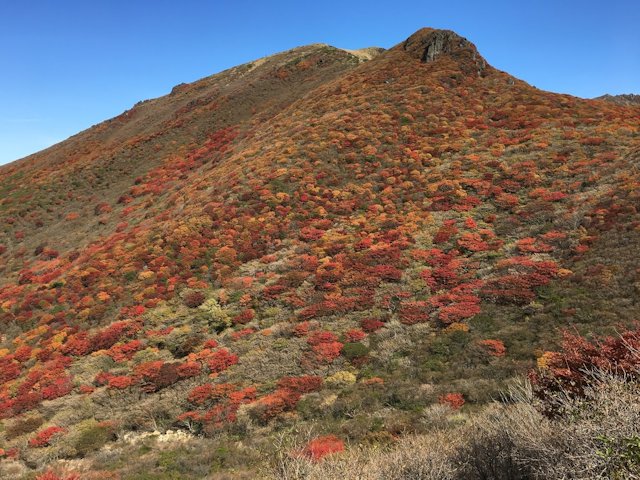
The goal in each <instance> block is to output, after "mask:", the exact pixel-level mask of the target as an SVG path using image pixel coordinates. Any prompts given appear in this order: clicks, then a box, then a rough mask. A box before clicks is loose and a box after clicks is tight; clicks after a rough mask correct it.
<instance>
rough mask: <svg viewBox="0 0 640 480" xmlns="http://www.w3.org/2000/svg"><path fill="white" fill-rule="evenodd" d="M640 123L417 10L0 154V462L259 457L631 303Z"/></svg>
mask: <svg viewBox="0 0 640 480" xmlns="http://www.w3.org/2000/svg"><path fill="white" fill-rule="evenodd" d="M639 135H640V111H639V109H638V108H635V107H626V106H621V105H616V104H611V103H608V102H603V101H599V100H583V99H579V98H575V97H571V96H568V95H559V94H554V93H550V92H544V91H541V90H538V89H535V88H533V87H531V86H530V85H528V84H526V83H525V82H523V81H520V80H517V79H515V78H514V77H512V76H510V75H508V74H507V73H504V72H500V71H498V70H497V69H494V68H492V67H491V66H489V65H488V64H487V62H486V61H485V60H484V58H483V57H482V56H481V55H480V54H479V53H478V51H477V50H476V48H475V46H474V45H473V44H472V43H470V42H469V41H467V40H466V39H464V38H462V37H460V36H459V35H457V34H455V33H454V32H451V31H448V30H434V29H422V30H420V31H418V32H416V33H415V34H413V35H412V36H410V37H409V38H408V39H407V40H406V41H404V42H402V43H400V44H398V45H397V46H395V47H393V48H391V49H389V50H386V51H380V50H379V49H376V50H368V51H365V52H362V51H358V52H349V51H345V50H341V49H338V48H334V47H331V46H327V45H310V46H306V47H299V48H295V49H292V50H289V51H287V52H282V53H279V54H276V55H272V56H270V57H266V58H263V59H259V60H256V61H254V62H250V63H247V64H243V65H240V66H238V67H235V68H232V69H229V70H226V71H224V72H220V73H218V74H215V75H212V76H210V77H207V78H204V79H201V80H198V81H196V82H193V83H190V84H182V85H178V86H176V87H175V88H174V89H173V90H172V92H171V93H170V94H169V95H166V96H164V97H161V98H157V99H152V100H147V101H143V102H140V103H139V104H136V105H135V106H134V107H133V108H132V109H130V110H128V111H126V112H124V113H122V114H121V115H119V116H118V117H116V118H113V119H111V120H108V121H106V122H103V123H101V124H99V125H96V126H94V127H92V128H90V129H88V130H86V131H84V132H81V133H79V134H77V135H75V136H73V137H71V138H70V139H68V140H66V141H65V142H62V143H60V144H58V145H56V146H54V147H51V148H49V149H47V150H44V151H42V152H39V153H37V154H34V155H32V156H30V157H27V158H25V159H22V160H20V161H18V162H15V163H12V164H9V165H6V166H3V167H0V417H1V418H2V428H0V458H2V460H0V477H6V478H19V477H17V476H16V475H17V474H16V473H15V472H20V474H21V475H22V474H24V475H31V476H33V475H32V474H33V472H32V470H42V469H45V468H49V467H52V468H53V467H55V468H65V465H66V466H69V467H70V466H71V465H73V468H74V469H75V468H77V469H78V470H79V471H82V472H92V473H91V474H92V475H93V474H94V473H95V476H93V477H88V478H99V476H100V475H103V476H104V478H116V477H117V478H150V477H149V475H152V476H154V478H155V476H156V475H157V476H158V478H205V477H207V475H215V474H217V473H211V472H214V471H219V470H225V471H229V472H231V471H233V472H235V474H238V475H244V474H245V473H246V475H245V476H244V478H256V476H258V473H257V472H263V471H264V468H265V464H266V462H267V460H266V459H267V458H281V457H278V456H277V455H279V454H280V453H279V451H281V450H283V449H286V448H288V449H289V452H290V456H289V457H287V458H289V460H291V461H293V460H295V459H299V458H301V456H305V458H306V457H309V458H313V459H316V458H317V457H321V456H323V455H326V454H329V453H332V452H337V451H340V450H342V449H343V448H344V442H346V443H347V444H352V445H355V444H376V445H383V444H384V445H386V444H389V443H392V442H395V441H396V439H397V438H398V437H399V436H400V435H401V434H402V433H404V432H417V433H419V432H422V431H427V430H429V429H431V428H435V427H434V426H435V425H440V424H441V423H442V422H441V417H442V418H444V417H443V415H444V414H443V413H442V412H443V408H446V409H458V408H461V407H462V408H463V411H465V410H464V409H466V408H470V411H473V409H474V408H480V406H481V405H483V404H485V403H487V402H490V401H492V399H494V398H498V397H499V393H500V392H501V391H502V390H503V389H504V388H505V385H507V384H508V383H509V382H510V381H511V379H513V378H514V377H516V376H518V375H522V374H524V373H526V372H527V371H528V370H529V369H531V368H532V367H534V366H535V365H539V366H541V368H542V367H544V366H545V365H548V364H549V362H550V361H551V360H550V359H553V358H555V357H553V355H551V354H548V353H545V352H546V351H547V350H551V349H553V348H555V346H556V345H557V343H558V341H559V339H560V338H561V335H562V334H561V332H562V330H563V329H565V328H568V327H571V328H573V329H577V330H579V331H590V332H596V333H597V332H605V331H610V330H611V329H612V327H613V326H616V325H625V324H630V323H632V322H633V321H634V320H637V318H638V314H639V313H640V312H639V311H638V310H639V309H638V302H637V296H638V285H640V263H639V260H638V255H637V252H638V250H639V249H640V227H639V226H640V213H639V212H638V200H639V198H638V195H639V194H638V192H639V191H640V190H639V189H638V185H639V184H640V178H639V176H640V170H638V169H637V160H638V154H637V152H638V146H639ZM463 405H466V406H465V407H463ZM438 412H440V413H438ZM438 422H440V423H438ZM312 429H315V430H313V432H314V433H313V434H310V436H309V438H307V440H309V443H308V444H305V445H303V446H299V447H297V446H290V447H286V448H285V443H286V442H284V441H283V440H281V439H282V438H285V437H286V435H290V434H292V432H294V431H295V432H302V431H306V430H309V431H311V430H312ZM300 435H301V436H302V434H300ZM315 437H319V439H315ZM279 439H280V440H279ZM283 442H284V443H283ZM314 442H315V443H314ZM278 445H279V446H278ZM287 445H288V444H287ZM318 452H320V453H318ZM69 460H73V461H72V462H69ZM134 460H135V461H134ZM105 472H106V473H105ZM238 472H240V473H238ZM87 474H88V473H87ZM52 475H53V473H52ZM221 475H223V474H221ZM42 478H44V477H42ZM47 478H52V477H47ZM216 478H217V477H216ZM220 478H222V477H220ZM225 478H226V477H225ZM240 478H243V477H242V476H241V477H240Z"/></svg>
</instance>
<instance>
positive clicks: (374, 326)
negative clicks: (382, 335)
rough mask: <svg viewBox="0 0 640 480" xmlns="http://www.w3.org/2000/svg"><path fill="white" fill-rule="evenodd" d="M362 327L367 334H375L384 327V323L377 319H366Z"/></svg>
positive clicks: (362, 322)
mask: <svg viewBox="0 0 640 480" xmlns="http://www.w3.org/2000/svg"><path fill="white" fill-rule="evenodd" d="M360 326H361V327H362V330H364V331H365V332H367V333H373V332H375V331H376V330H380V329H381V328H382V327H384V322H381V321H380V320H378V319H376V318H365V319H363V320H362V321H361V322H360Z"/></svg>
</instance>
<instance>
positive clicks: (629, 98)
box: [596, 93, 640, 106]
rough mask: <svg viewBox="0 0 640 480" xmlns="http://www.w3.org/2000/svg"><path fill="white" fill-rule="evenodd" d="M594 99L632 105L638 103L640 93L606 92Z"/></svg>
mask: <svg viewBox="0 0 640 480" xmlns="http://www.w3.org/2000/svg"><path fill="white" fill-rule="evenodd" d="M596 100H605V101H607V102H611V103H615V104H618V105H628V106H634V105H638V104H640V95H634V94H633V93H625V94H622V95H609V94H607V95H602V96H600V97H597V98H596Z"/></svg>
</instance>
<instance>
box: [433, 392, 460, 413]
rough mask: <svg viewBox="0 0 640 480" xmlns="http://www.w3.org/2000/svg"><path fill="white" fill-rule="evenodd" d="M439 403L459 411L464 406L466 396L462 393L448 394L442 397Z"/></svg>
mask: <svg viewBox="0 0 640 480" xmlns="http://www.w3.org/2000/svg"><path fill="white" fill-rule="evenodd" d="M438 401H439V402H440V403H441V404H442V405H449V406H450V407H451V408H452V409H454V410H458V409H459V408H461V407H462V405H464V396H463V395H462V394H461V393H447V394H445V395H442V396H441V397H440V398H439V399H438Z"/></svg>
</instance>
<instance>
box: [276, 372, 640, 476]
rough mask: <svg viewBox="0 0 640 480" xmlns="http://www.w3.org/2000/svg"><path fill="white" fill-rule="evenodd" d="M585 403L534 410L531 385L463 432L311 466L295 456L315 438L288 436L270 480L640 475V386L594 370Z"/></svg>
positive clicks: (352, 452)
mask: <svg viewBox="0 0 640 480" xmlns="http://www.w3.org/2000/svg"><path fill="white" fill-rule="evenodd" d="M592 375H593V382H592V387H591V388H589V389H588V390H587V392H586V398H584V399H578V400H575V399H570V398H568V397H564V398H561V399H559V401H561V402H562V405H563V415H562V417H560V418H557V419H549V418H546V417H545V416H543V415H542V414H540V413H539V411H538V410H537V409H536V408H535V401H534V400H533V396H532V395H531V390H530V387H529V386H528V385H523V386H521V387H520V388H518V389H517V390H514V391H513V392H512V394H511V395H510V399H509V400H510V402H511V403H510V402H507V403H501V404H498V403H495V404H493V405H491V406H489V407H487V408H486V409H485V410H484V411H483V412H482V413H481V414H479V415H477V416H476V417H474V418H472V419H470V420H468V421H467V422H466V423H464V424H463V425H461V426H459V427H455V428H452V429H438V430H436V431H434V432H432V433H430V434H428V435H417V436H415V435H414V436H408V437H405V438H402V439H400V440H398V441H397V442H396V443H395V444H394V445H393V446H391V447H388V448H383V447H360V448H351V449H349V450H348V451H347V452H345V453H343V454H338V455H335V456H333V457H330V458H327V459H325V460H324V461H322V462H312V461H310V460H308V459H306V458H304V457H301V456H300V455H296V454H295V452H296V451H299V450H300V446H301V445H303V444H304V442H306V441H307V440H308V438H310V436H311V433H310V432H306V433H305V432H303V433H300V432H298V433H297V435H296V436H295V439H293V440H292V437H288V438H282V439H281V440H280V443H279V444H278V445H277V449H278V454H277V456H276V459H275V460H274V461H273V464H272V469H271V471H270V473H269V476H270V478H278V479H283V480H302V479H305V480H306V479H309V480H314V479H318V480H320V479H322V480H332V479H336V480H337V479H344V478H349V479H361V480H382V479H385V480H387V479H388V480H419V479H420V480H422V479H424V480H430V479H434V480H435V479H439V480H449V479H450V480H463V479H464V480H489V479H495V480H528V479H532V480H533V479H535V480H542V479H558V480H561V479H576V480H597V479H602V480H604V479H620V480H622V479H638V478H640V401H639V400H640V386H639V385H638V384H637V383H634V382H629V381H627V379H624V378H619V377H618V378H616V377H611V376H607V375H605V374H602V373H593V374H592Z"/></svg>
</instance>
